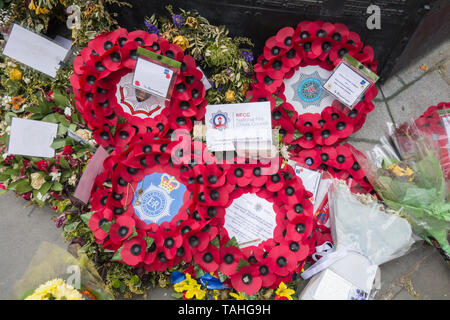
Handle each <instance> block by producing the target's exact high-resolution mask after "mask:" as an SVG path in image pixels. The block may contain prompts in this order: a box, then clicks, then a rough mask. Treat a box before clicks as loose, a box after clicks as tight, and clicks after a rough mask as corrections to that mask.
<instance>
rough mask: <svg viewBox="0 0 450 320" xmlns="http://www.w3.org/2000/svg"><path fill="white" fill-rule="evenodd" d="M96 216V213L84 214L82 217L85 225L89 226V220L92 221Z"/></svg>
mask: <svg viewBox="0 0 450 320" xmlns="http://www.w3.org/2000/svg"><path fill="white" fill-rule="evenodd" d="M93 214H94V212H87V213H85V214H82V215H81V216H80V218H81V220H83V222H84V224H85V225H87V226H88V225H89V220H90V219H91V217H92V215H93Z"/></svg>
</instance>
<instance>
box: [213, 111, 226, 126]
mask: <svg viewBox="0 0 450 320" xmlns="http://www.w3.org/2000/svg"><path fill="white" fill-rule="evenodd" d="M213 124H214V128H226V127H227V117H226V116H225V115H224V114H221V113H218V114H216V115H214V117H213Z"/></svg>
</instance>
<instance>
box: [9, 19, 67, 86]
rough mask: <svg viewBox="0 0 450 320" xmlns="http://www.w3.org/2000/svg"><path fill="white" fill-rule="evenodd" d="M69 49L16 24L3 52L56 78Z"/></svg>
mask: <svg viewBox="0 0 450 320" xmlns="http://www.w3.org/2000/svg"><path fill="white" fill-rule="evenodd" d="M69 49H70V48H65V47H63V46H60V45H59V44H57V43H55V42H53V41H51V40H48V39H47V38H45V37H43V36H40V35H38V34H36V33H34V32H31V31H29V30H27V29H25V28H23V27H21V26H19V25H17V24H14V25H13V27H12V29H11V33H10V35H9V37H8V41H7V42H6V45H5V49H4V50H3V54H4V55H6V56H8V57H10V58H12V59H14V60H17V61H19V62H21V63H23V64H25V65H27V66H29V67H31V68H33V69H36V70H38V71H40V72H42V73H45V74H46V75H48V76H50V77H52V78H54V77H56V71H57V70H58V69H59V68H60V62H62V61H64V59H65V57H66V55H67V53H68V52H69Z"/></svg>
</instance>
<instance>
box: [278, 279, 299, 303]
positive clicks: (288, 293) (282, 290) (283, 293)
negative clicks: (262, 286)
mask: <svg viewBox="0 0 450 320" xmlns="http://www.w3.org/2000/svg"><path fill="white" fill-rule="evenodd" d="M294 293H295V291H294V290H292V289H289V288H288V287H287V286H286V284H285V283H284V282H281V283H280V285H279V286H278V289H277V291H275V294H276V295H278V296H280V297H286V298H288V299H289V300H293V298H292V295H293V294H294Z"/></svg>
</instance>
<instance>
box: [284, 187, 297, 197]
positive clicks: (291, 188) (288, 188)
mask: <svg viewBox="0 0 450 320" xmlns="http://www.w3.org/2000/svg"><path fill="white" fill-rule="evenodd" d="M285 192H286V194H287V195H288V196H292V195H293V194H294V192H295V189H294V188H293V187H291V186H289V187H287V188H286V189H285Z"/></svg>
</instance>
